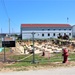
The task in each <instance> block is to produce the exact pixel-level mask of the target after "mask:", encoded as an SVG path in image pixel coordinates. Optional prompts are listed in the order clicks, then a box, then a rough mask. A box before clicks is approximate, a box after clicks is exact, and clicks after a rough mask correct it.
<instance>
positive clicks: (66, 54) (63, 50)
mask: <svg viewBox="0 0 75 75" xmlns="http://www.w3.org/2000/svg"><path fill="white" fill-rule="evenodd" d="M62 52H63V54H62V56H63V63H67V62H68V56H69V53H68V49H67V48H66V47H65V48H63V49H62Z"/></svg>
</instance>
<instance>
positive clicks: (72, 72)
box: [0, 67, 75, 75]
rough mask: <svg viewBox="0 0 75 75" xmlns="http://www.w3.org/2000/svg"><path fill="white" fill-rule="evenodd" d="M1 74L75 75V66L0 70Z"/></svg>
mask: <svg viewBox="0 0 75 75" xmlns="http://www.w3.org/2000/svg"><path fill="white" fill-rule="evenodd" d="M0 75H75V67H66V68H65V67H64V68H55V69H54V68H53V69H47V70H35V71H18V72H2V73H1V72H0Z"/></svg>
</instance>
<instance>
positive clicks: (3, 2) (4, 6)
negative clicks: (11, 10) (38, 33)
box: [1, 0, 9, 19]
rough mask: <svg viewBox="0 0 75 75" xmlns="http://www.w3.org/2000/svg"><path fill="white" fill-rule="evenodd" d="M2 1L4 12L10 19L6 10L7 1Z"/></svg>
mask: <svg viewBox="0 0 75 75" xmlns="http://www.w3.org/2000/svg"><path fill="white" fill-rule="evenodd" d="M1 1H2V5H3V8H4V11H5V13H6V16H7V18H8V19H9V15H8V12H7V8H6V5H5V1H4V0H1Z"/></svg>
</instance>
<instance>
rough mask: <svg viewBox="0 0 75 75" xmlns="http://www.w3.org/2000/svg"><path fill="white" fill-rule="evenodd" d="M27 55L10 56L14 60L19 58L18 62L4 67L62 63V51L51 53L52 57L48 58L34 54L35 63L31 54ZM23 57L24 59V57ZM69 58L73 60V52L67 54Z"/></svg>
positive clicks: (74, 59)
mask: <svg viewBox="0 0 75 75" xmlns="http://www.w3.org/2000/svg"><path fill="white" fill-rule="evenodd" d="M25 57H27V55H14V56H10V58H11V59H14V60H20V59H23V60H21V61H20V62H15V63H14V64H11V65H7V66H6V67H27V66H28V67H29V66H39V65H43V66H44V65H52V63H54V62H60V63H62V61H63V57H62V53H58V54H55V53H54V54H53V56H52V57H50V59H49V58H45V57H42V56H40V55H35V62H38V63H36V64H32V60H33V56H30V57H28V58H25ZM24 58H25V59H24ZM69 59H70V61H75V53H73V54H70V55H69Z"/></svg>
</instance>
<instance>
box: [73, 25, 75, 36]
mask: <svg viewBox="0 0 75 75" xmlns="http://www.w3.org/2000/svg"><path fill="white" fill-rule="evenodd" d="M72 34H73V37H75V25H74V26H73V27H72Z"/></svg>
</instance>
